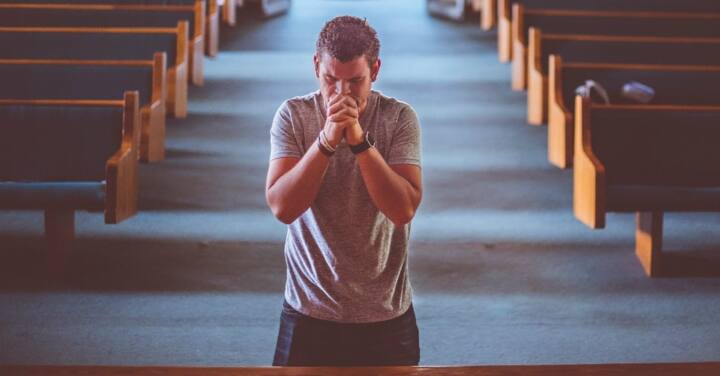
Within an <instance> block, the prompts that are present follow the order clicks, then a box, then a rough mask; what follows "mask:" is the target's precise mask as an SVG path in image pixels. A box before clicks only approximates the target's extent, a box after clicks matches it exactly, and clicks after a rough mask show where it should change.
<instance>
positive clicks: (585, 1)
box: [495, 0, 720, 62]
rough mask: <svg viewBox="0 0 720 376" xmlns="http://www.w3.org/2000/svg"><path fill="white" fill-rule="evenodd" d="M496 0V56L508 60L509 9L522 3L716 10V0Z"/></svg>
mask: <svg viewBox="0 0 720 376" xmlns="http://www.w3.org/2000/svg"><path fill="white" fill-rule="evenodd" d="M495 1H497V26H498V35H497V37H498V58H499V60H500V61H501V62H509V61H510V60H511V59H512V58H513V49H512V38H513V35H512V31H513V22H514V20H513V19H512V8H513V6H514V4H522V5H523V6H524V7H525V8H526V9H528V10H529V9H563V10H578V11H580V10H589V11H607V10H615V11H638V12H641V11H646V12H663V11H664V12H711V13H712V12H715V13H717V12H720V2H718V1H716V0H694V1H677V0H632V1H628V0H582V1H578V0H495Z"/></svg>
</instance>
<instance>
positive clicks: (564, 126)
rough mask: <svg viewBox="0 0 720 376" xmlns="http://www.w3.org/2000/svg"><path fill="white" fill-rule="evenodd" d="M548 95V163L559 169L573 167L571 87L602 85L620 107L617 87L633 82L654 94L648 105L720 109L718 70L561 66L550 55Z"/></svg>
mask: <svg viewBox="0 0 720 376" xmlns="http://www.w3.org/2000/svg"><path fill="white" fill-rule="evenodd" d="M549 69H550V77H549V91H548V102H549V103H548V106H549V107H548V160H549V161H550V162H551V163H552V164H553V165H555V166H558V167H560V168H568V167H570V166H571V165H572V158H573V141H574V139H575V138H574V123H573V121H574V112H575V88H577V87H578V86H580V85H582V84H583V83H584V82H585V81H586V80H590V79H592V80H593V81H596V82H598V83H599V84H600V85H602V86H603V87H604V88H605V89H606V90H607V91H608V96H609V97H610V103H614V104H622V103H624V102H625V103H627V102H628V101H627V100H626V99H624V98H622V96H621V95H620V94H621V89H622V85H623V84H625V83H627V82H630V81H638V82H640V83H643V84H646V85H649V86H650V87H652V88H653V89H654V90H655V96H654V97H653V99H652V102H651V103H652V104H653V105H657V104H674V105H720V65H716V66H697V65H658V64H653V65H650V64H608V63H584V62H577V63H564V62H563V60H562V58H560V56H555V55H550V68H549Z"/></svg>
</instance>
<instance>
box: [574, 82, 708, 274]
mask: <svg viewBox="0 0 720 376" xmlns="http://www.w3.org/2000/svg"><path fill="white" fill-rule="evenodd" d="M575 135H576V137H575V155H574V167H573V211H574V213H575V217H576V218H577V219H578V220H580V221H581V222H582V223H584V224H585V225H587V226H588V227H590V228H592V229H599V228H603V227H605V214H606V213H607V212H630V213H633V212H634V213H637V214H636V218H637V223H636V240H635V252H636V255H637V257H638V258H639V259H640V262H641V264H642V266H643V268H644V269H645V272H646V273H647V275H649V276H659V275H663V274H665V273H668V272H669V271H670V268H671V265H666V264H664V263H663V259H662V254H661V250H662V216H663V213H664V212H717V211H720V148H718V147H717V140H719V139H720V106H671V105H598V104H591V103H590V102H589V101H588V100H584V99H583V98H582V97H579V96H578V97H577V98H576V103H575Z"/></svg>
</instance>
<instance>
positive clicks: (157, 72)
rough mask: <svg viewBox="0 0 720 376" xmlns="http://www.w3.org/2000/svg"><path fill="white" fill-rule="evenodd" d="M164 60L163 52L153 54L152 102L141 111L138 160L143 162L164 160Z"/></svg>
mask: <svg viewBox="0 0 720 376" xmlns="http://www.w3.org/2000/svg"><path fill="white" fill-rule="evenodd" d="M165 59H166V58H165V53H164V52H160V53H156V54H155V67H154V68H153V91H152V101H151V103H150V105H149V106H143V108H142V110H141V112H142V131H141V136H140V160H142V161H143V162H157V161H161V160H163V159H165V103H166V101H167V93H166V92H167V81H166V75H167V71H166V68H165V67H166V66H167V65H166V63H165Z"/></svg>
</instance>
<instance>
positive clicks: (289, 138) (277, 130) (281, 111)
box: [270, 101, 302, 160]
mask: <svg viewBox="0 0 720 376" xmlns="http://www.w3.org/2000/svg"><path fill="white" fill-rule="evenodd" d="M284 157H297V158H302V152H301V151H300V147H299V146H298V144H297V138H296V137H295V131H294V129H293V124H292V114H291V113H290V107H289V105H288V102H287V101H285V102H283V104H281V105H280V107H279V108H278V110H277V112H275V117H273V122H272V126H271V127H270V160H273V159H277V158H284Z"/></svg>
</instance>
